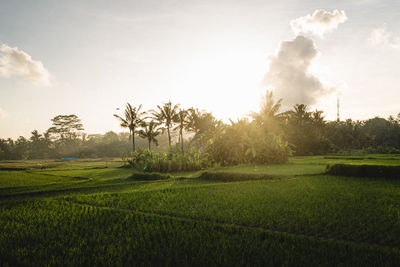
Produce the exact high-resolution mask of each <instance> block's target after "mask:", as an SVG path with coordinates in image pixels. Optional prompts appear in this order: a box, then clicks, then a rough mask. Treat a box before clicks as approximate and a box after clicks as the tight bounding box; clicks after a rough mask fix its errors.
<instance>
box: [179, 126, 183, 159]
mask: <svg viewBox="0 0 400 267" xmlns="http://www.w3.org/2000/svg"><path fill="white" fill-rule="evenodd" d="M179 130H180V133H179V137H180V141H181V150H182V153H183V133H182V128H180V129H179Z"/></svg>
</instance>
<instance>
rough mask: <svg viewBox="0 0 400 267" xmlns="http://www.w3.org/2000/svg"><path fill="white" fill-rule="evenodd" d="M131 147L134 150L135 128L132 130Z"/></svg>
mask: <svg viewBox="0 0 400 267" xmlns="http://www.w3.org/2000/svg"><path fill="white" fill-rule="evenodd" d="M132 149H133V152H135V129H133V131H132Z"/></svg>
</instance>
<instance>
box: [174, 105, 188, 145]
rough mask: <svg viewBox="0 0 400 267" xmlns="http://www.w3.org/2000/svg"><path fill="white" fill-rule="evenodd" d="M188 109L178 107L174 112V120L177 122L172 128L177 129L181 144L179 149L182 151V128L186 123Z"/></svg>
mask: <svg viewBox="0 0 400 267" xmlns="http://www.w3.org/2000/svg"><path fill="white" fill-rule="evenodd" d="M187 117H188V111H187V110H185V109H180V110H179V111H178V113H177V114H176V116H175V118H174V121H175V122H176V123H177V124H178V125H177V126H176V127H175V128H174V130H179V143H180V145H181V151H182V152H183V130H184V129H185V128H186V125H187V123H188V122H187Z"/></svg>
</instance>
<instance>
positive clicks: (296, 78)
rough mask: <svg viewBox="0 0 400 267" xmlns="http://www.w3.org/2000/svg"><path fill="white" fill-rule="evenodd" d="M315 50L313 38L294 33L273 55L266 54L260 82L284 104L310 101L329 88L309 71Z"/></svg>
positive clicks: (310, 103) (308, 102)
mask: <svg viewBox="0 0 400 267" xmlns="http://www.w3.org/2000/svg"><path fill="white" fill-rule="evenodd" d="M318 54H319V53H318V50H317V48H316V46H315V43H314V41H313V40H311V39H309V38H307V37H304V36H297V37H296V38H295V39H294V40H292V41H284V42H282V43H281V45H280V47H279V50H278V53H277V55H276V56H272V57H270V65H269V71H268V72H267V74H266V75H265V78H264V82H265V85H266V86H267V87H269V88H271V89H272V90H273V91H274V94H275V95H276V96H277V97H278V98H283V104H284V106H285V107H291V106H293V105H294V104H307V105H313V104H315V103H316V102H317V101H318V99H319V98H320V97H321V96H324V95H326V94H328V93H330V92H332V91H333V89H332V88H329V87H328V86H326V85H324V84H323V83H322V82H321V80H320V79H319V78H318V77H316V76H314V75H313V74H311V73H310V72H309V70H310V67H311V65H312V63H313V62H314V60H315V59H316V58H317V56H318Z"/></svg>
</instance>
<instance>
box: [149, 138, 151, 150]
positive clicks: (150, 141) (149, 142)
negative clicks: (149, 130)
mask: <svg viewBox="0 0 400 267" xmlns="http://www.w3.org/2000/svg"><path fill="white" fill-rule="evenodd" d="M149 150H151V139H149Z"/></svg>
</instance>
